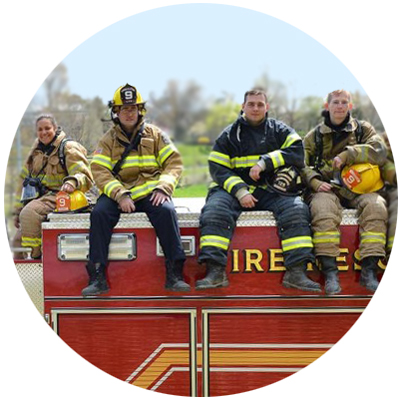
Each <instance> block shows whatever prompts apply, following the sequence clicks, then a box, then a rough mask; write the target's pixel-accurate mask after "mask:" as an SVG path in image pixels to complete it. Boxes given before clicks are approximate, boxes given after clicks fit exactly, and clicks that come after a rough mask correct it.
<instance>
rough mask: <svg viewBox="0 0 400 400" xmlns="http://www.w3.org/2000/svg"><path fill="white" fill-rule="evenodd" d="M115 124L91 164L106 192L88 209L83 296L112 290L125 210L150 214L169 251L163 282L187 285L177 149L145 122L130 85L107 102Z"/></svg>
mask: <svg viewBox="0 0 400 400" xmlns="http://www.w3.org/2000/svg"><path fill="white" fill-rule="evenodd" d="M109 106H110V112H111V118H112V120H113V122H114V126H113V127H112V128H111V129H109V130H108V131H107V132H106V133H105V134H104V135H103V137H102V138H101V140H100V142H99V143H98V146H97V149H96V151H95V153H94V156H93V160H92V163H91V169H92V173H93V177H94V180H95V182H96V185H97V187H98V189H99V190H100V191H101V192H102V194H101V196H100V197H99V199H98V200H97V203H96V205H95V207H94V209H93V210H92V212H91V215H90V233H89V244H90V250H89V262H88V263H87V266H86V268H87V272H88V275H89V284H88V286H87V287H86V288H84V289H83V290H82V295H83V296H96V295H99V294H103V293H107V292H108V291H109V286H108V282H107V279H106V268H107V260H108V248H109V244H110V241H111V236H112V231H113V228H114V227H115V225H116V224H117V223H118V220H119V218H120V214H121V212H123V213H132V212H135V211H138V212H144V213H146V214H147V216H148V218H149V220H150V222H151V223H152V225H153V226H154V228H155V231H156V234H157V237H158V239H159V241H160V244H161V247H162V250H163V252H164V254H165V258H166V260H165V267H166V282H165V288H166V289H167V290H172V291H183V292H184V291H188V290H190V286H189V285H188V284H187V283H186V282H185V281H184V279H183V267H184V262H185V258H186V256H185V253H184V250H183V246H182V242H181V237H180V232H179V226H178V221H177V214H176V211H175V208H174V205H173V202H172V200H171V196H172V194H173V192H174V189H175V186H176V184H177V182H178V180H179V178H180V176H181V173H182V170H183V165H182V160H181V156H180V154H179V152H178V151H177V149H176V147H175V146H174V145H173V143H172V142H171V140H170V139H169V138H168V136H167V135H166V134H165V133H164V132H162V131H161V130H160V129H159V128H158V127H157V126H155V125H152V124H148V123H147V122H145V118H144V117H145V113H146V108H145V102H144V101H143V99H142V96H141V95H140V93H139V92H138V91H137V90H136V88H135V87H134V86H132V85H129V84H126V85H125V86H121V87H119V88H118V89H117V90H116V92H115V94H114V98H113V100H112V101H111V102H110V103H109Z"/></svg>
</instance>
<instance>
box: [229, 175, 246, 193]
mask: <svg viewBox="0 0 400 400" xmlns="http://www.w3.org/2000/svg"><path fill="white" fill-rule="evenodd" d="M239 183H244V181H243V180H242V179H241V178H239V177H238V176H231V177H230V178H228V179H227V180H226V181H225V182H224V189H225V190H226V191H227V192H229V193H230V192H231V191H232V189H233V188H234V187H235V186H236V185H237V184H239Z"/></svg>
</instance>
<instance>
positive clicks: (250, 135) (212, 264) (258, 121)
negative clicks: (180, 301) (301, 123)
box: [196, 90, 320, 292]
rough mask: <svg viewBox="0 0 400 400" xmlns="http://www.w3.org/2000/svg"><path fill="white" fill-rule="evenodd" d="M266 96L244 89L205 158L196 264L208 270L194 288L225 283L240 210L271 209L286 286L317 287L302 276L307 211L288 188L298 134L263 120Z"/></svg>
mask: <svg viewBox="0 0 400 400" xmlns="http://www.w3.org/2000/svg"><path fill="white" fill-rule="evenodd" d="M268 110H269V104H268V101H267V95H266V93H265V92H263V91H260V90H251V91H248V92H246V94H245V97H244V103H243V105H242V115H241V116H240V117H239V118H238V119H237V120H236V121H235V122H234V123H233V124H232V125H230V126H228V127H227V128H226V129H225V130H224V131H223V132H222V133H221V134H220V136H219V137H218V139H217V140H216V143H215V145H214V148H213V150H212V152H211V154H210V156H209V168H210V173H211V176H212V178H213V181H214V187H212V188H210V190H209V193H208V196H207V199H206V204H205V206H204V208H203V209H202V212H201V216H200V228H201V237H200V254H199V263H205V264H206V266H207V274H206V276H205V278H203V279H201V280H198V281H197V282H196V289H198V290H201V289H209V288H217V287H226V286H228V285H229V281H228V278H227V275H226V272H225V266H226V263H227V253H228V248H229V245H230V241H231V239H232V236H233V233H234V229H235V226H236V221H237V219H238V218H239V216H240V214H241V212H242V211H243V210H269V211H272V212H273V214H274V216H275V218H276V220H277V224H278V231H279V236H280V238H281V244H282V250H283V256H284V261H285V266H286V273H285V276H284V279H283V285H284V286H285V287H290V288H297V289H301V290H307V291H314V292H315V291H320V285H319V284H318V283H317V282H314V281H312V280H310V279H309V278H308V277H307V275H306V268H307V264H308V263H309V262H312V263H314V261H315V259H314V255H313V243H312V235H311V229H310V213H309V209H308V207H307V205H306V204H304V203H303V201H302V200H301V198H300V197H299V196H298V195H296V193H290V192H293V191H294V189H293V184H294V183H295V182H296V177H295V174H294V171H295V169H296V168H302V167H303V166H304V149H303V144H302V141H301V138H300V136H299V135H298V134H297V133H296V132H295V131H294V130H293V129H292V128H290V127H288V126H287V125H285V124H284V123H282V122H280V121H277V120H275V119H272V118H268Z"/></svg>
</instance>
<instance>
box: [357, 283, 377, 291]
mask: <svg viewBox="0 0 400 400" xmlns="http://www.w3.org/2000/svg"><path fill="white" fill-rule="evenodd" d="M360 285H361V286H363V287H365V289H367V290H369V291H370V292H372V293H375V292H376V289H378V287H376V289H373V288H371V287H369V286H368V285H367V284H366V283H365V282H362V281H360Z"/></svg>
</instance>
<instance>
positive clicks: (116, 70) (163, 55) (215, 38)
mask: <svg viewBox="0 0 400 400" xmlns="http://www.w3.org/2000/svg"><path fill="white" fill-rule="evenodd" d="M62 62H63V63H64V64H65V65H66V67H67V71H68V77H69V90H70V92H71V93H74V94H78V95H80V96H81V97H83V98H93V97H95V96H99V97H100V98H102V99H103V101H104V102H105V103H107V101H108V100H110V99H111V98H112V96H113V93H114V91H115V90H116V89H117V88H118V87H119V86H121V85H124V84H125V83H130V84H131V85H135V86H136V87H137V88H138V90H139V91H140V92H141V93H142V96H144V98H145V99H148V98H149V93H150V92H153V93H154V94H155V95H157V96H160V95H162V93H163V92H164V90H165V88H166V85H167V82H168V80H170V79H175V80H178V81H179V82H181V84H182V86H183V85H184V84H185V83H187V82H189V81H191V80H193V81H195V82H197V83H199V84H200V85H201V86H202V88H203V90H204V91H203V93H204V95H205V96H206V98H209V97H213V98H216V97H219V96H223V95H224V93H229V94H232V95H233V96H234V99H235V100H236V101H237V102H241V101H242V98H243V94H244V92H245V91H246V90H248V89H250V88H252V87H253V86H254V83H255V81H256V79H257V78H259V77H260V76H262V75H263V74H264V73H268V75H269V77H270V78H271V79H273V80H279V81H281V82H282V83H284V84H285V85H286V86H287V89H288V94H289V96H290V97H304V96H307V95H313V96H320V97H321V98H323V97H324V96H325V95H326V94H327V93H329V92H330V91H332V90H335V89H341V88H346V89H348V90H350V91H355V90H358V91H360V92H362V93H364V90H363V88H362V86H361V85H360V84H359V82H358V81H357V79H356V78H355V77H354V76H353V75H352V74H351V73H350V71H349V70H348V69H347V68H346V66H345V65H344V64H343V63H342V62H341V61H340V60H339V59H338V58H337V57H335V56H334V55H333V54H332V53H331V52H330V51H329V50H328V49H327V48H326V47H324V46H323V45H322V44H320V43H319V42H318V41H316V40H315V39H313V38H312V37H310V36H309V35H307V34H305V33H304V32H302V31H301V30H299V29H297V28H295V27H293V26H292V25H290V24H288V23H285V22H283V21H281V20H279V19H277V18H274V17H271V16H269V15H266V14H264V13H260V12H257V11H253V10H249V9H245V8H243V7H235V6H229V5H218V4H183V5H174V6H167V7H162V8H158V9H155V10H150V11H146V12H142V13H139V14H137V15H133V16H130V17H128V18H124V19H122V20H121V21H119V22H117V23H114V24H112V25H110V26H108V27H106V28H104V29H103V30H101V31H100V32H98V33H96V34H95V35H93V36H92V37H90V38H89V39H87V40H86V41H84V42H83V43H82V44H81V45H80V46H78V47H77V48H76V49H74V50H73V51H72V52H71V53H69V54H68V55H67V56H66V57H65V58H64V59H63V60H62Z"/></svg>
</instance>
